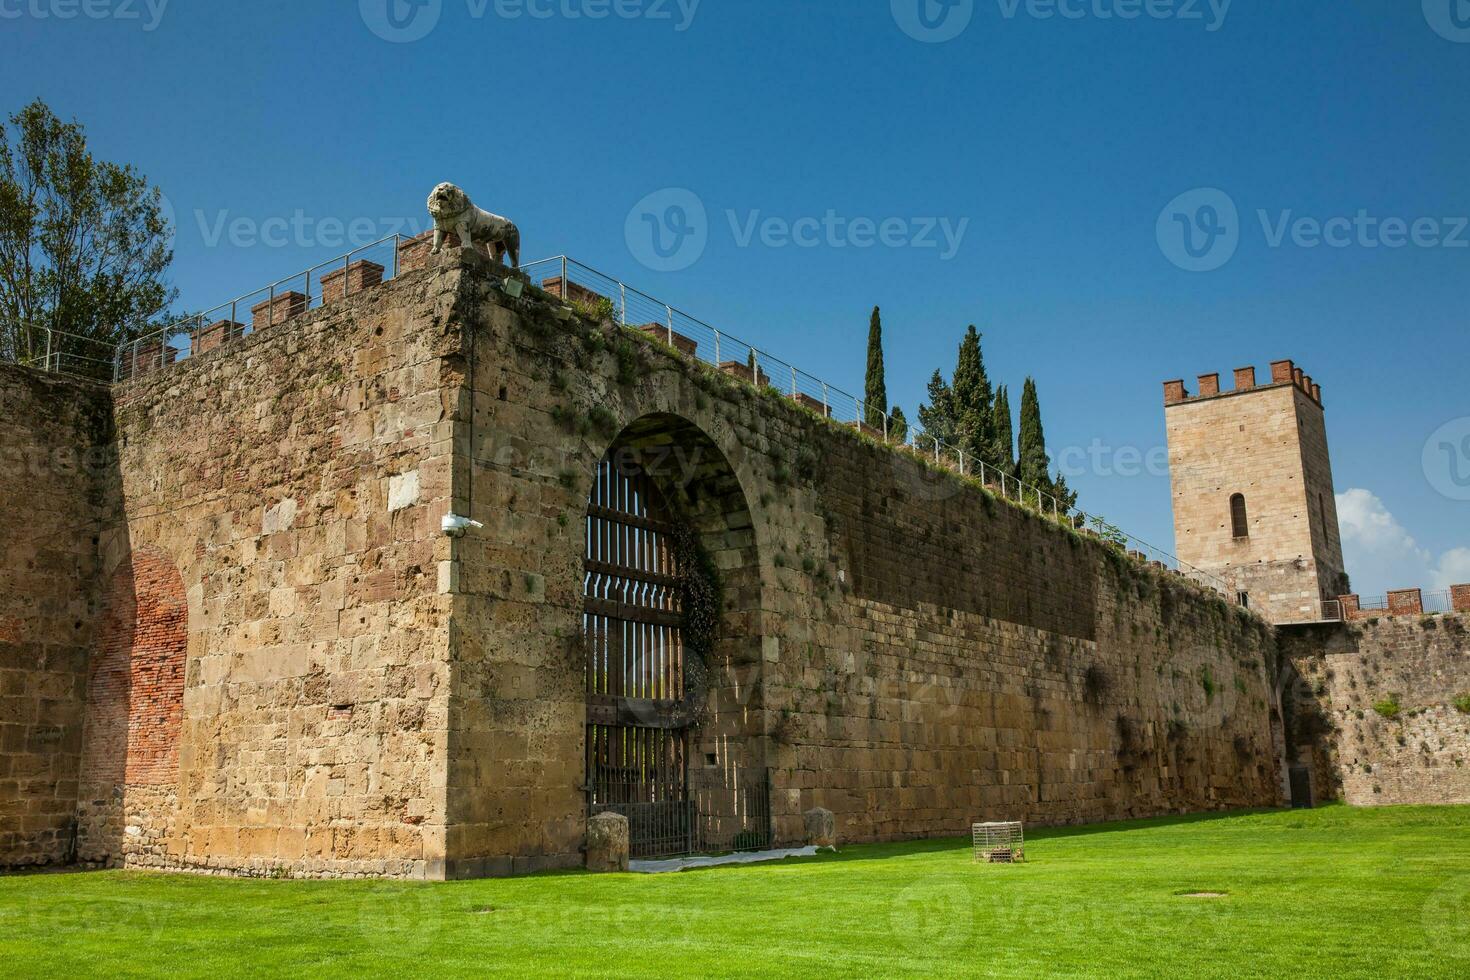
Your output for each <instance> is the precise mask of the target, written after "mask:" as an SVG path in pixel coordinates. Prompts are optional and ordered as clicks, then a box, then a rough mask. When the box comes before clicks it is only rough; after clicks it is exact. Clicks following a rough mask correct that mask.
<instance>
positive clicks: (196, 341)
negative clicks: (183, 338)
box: [190, 320, 245, 355]
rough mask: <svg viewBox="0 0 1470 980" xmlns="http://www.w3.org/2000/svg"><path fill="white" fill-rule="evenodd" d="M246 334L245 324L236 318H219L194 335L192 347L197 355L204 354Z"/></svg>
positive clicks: (191, 342) (191, 341)
mask: <svg viewBox="0 0 1470 980" xmlns="http://www.w3.org/2000/svg"><path fill="white" fill-rule="evenodd" d="M244 335H245V324H243V323H239V322H237V321H235V320H217V321H215V322H214V323H211V324H210V325H209V326H207V327H205V328H204V329H203V330H200V331H199V332H198V333H196V334H195V335H194V337H193V338H192V339H191V340H190V349H191V351H192V353H193V354H195V355H199V354H204V353H207V352H209V351H212V350H214V349H215V348H216V347H219V346H220V345H221V344H227V343H229V342H230V341H232V340H239V339H240V338H241V337H243V336H244Z"/></svg>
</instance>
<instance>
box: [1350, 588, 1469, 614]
mask: <svg viewBox="0 0 1470 980" xmlns="http://www.w3.org/2000/svg"><path fill="white" fill-rule="evenodd" d="M1420 596H1421V598H1422V600H1423V610H1422V612H1423V613H1424V614H1425V615H1433V614H1435V613H1447V612H1454V611H1455V604H1454V601H1453V597H1452V596H1451V594H1450V592H1449V590H1448V589H1446V590H1445V591H1443V592H1423V593H1420ZM1358 612H1359V613H1362V614H1368V613H1382V614H1383V615H1385V616H1389V615H1393V613H1394V608H1393V604H1392V603H1391V602H1389V599H1388V596H1386V595H1381V596H1373V597H1372V598H1368V599H1359V600H1358Z"/></svg>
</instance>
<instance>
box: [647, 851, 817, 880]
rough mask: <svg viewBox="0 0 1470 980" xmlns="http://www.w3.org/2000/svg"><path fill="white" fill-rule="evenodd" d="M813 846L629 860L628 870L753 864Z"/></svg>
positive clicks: (649, 871) (800, 853)
mask: <svg viewBox="0 0 1470 980" xmlns="http://www.w3.org/2000/svg"><path fill="white" fill-rule="evenodd" d="M816 853H817V849H816V848H815V847H786V848H781V849H779V850H775V851H749V852H746V853H743V854H721V855H720V856H719V857H685V858H669V859H668V860H666V861H629V862H628V870H629V871H637V872H639V873H640V874H648V875H654V874H662V873H663V872H665V871H686V870H688V869H689V868H713V867H716V866H718V865H721V864H754V863H755V862H757V861H779V860H781V859H782V858H791V857H811V856H812V855H814V854H816Z"/></svg>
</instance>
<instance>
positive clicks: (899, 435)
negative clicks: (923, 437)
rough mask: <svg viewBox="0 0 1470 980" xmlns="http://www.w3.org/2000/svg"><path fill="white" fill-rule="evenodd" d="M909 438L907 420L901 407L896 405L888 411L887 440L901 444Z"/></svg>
mask: <svg viewBox="0 0 1470 980" xmlns="http://www.w3.org/2000/svg"><path fill="white" fill-rule="evenodd" d="M908 440H909V420H908V419H906V418H904V416H903V409H902V408H899V407H898V406H897V405H895V406H893V411H891V412H889V413H888V441H889V442H891V443H893V444H894V445H898V446H901V445H903V444H904V443H906V442H908Z"/></svg>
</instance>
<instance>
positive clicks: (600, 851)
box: [587, 813, 628, 872]
mask: <svg viewBox="0 0 1470 980" xmlns="http://www.w3.org/2000/svg"><path fill="white" fill-rule="evenodd" d="M587 870H588V871H598V872H617V871H627V870H628V818H627V817H625V816H623V815H622V814H620V813H599V814H597V815H596V816H595V817H592V818H591V819H589V820H588V821H587Z"/></svg>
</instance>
